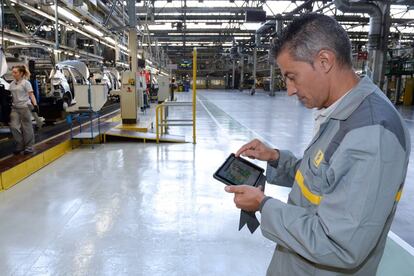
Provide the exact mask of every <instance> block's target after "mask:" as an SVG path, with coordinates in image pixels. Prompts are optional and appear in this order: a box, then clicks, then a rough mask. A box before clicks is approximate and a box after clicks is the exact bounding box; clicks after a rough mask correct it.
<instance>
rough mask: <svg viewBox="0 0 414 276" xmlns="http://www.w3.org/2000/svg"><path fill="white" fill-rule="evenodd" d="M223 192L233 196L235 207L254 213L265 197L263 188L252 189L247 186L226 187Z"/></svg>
mask: <svg viewBox="0 0 414 276" xmlns="http://www.w3.org/2000/svg"><path fill="white" fill-rule="evenodd" d="M224 190H225V191H226V192H228V193H232V194H234V203H235V204H236V207H237V208H239V209H242V210H245V211H249V212H256V211H258V210H259V208H260V203H261V202H262V200H263V198H264V197H265V195H264V193H263V187H262V186H259V187H252V186H249V185H240V186H226V187H225V188H224Z"/></svg>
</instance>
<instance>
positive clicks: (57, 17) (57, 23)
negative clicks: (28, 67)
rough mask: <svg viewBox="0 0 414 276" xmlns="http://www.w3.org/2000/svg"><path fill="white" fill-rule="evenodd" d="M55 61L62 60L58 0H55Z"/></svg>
mask: <svg viewBox="0 0 414 276" xmlns="http://www.w3.org/2000/svg"><path fill="white" fill-rule="evenodd" d="M54 53H55V62H56V63H58V62H59V61H60V50H59V14H58V1H57V0H55V51H54Z"/></svg>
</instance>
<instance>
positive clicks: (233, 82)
mask: <svg viewBox="0 0 414 276" xmlns="http://www.w3.org/2000/svg"><path fill="white" fill-rule="evenodd" d="M235 83H236V60H235V59H233V72H232V78H231V88H232V89H234V88H235Z"/></svg>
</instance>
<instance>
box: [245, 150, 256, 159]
mask: <svg viewBox="0 0 414 276" xmlns="http://www.w3.org/2000/svg"><path fill="white" fill-rule="evenodd" d="M242 155H243V156H246V157H249V158H250V159H257V158H258V157H259V156H258V154H257V151H256V150H252V149H248V150H246V151H245V152H243V154H242Z"/></svg>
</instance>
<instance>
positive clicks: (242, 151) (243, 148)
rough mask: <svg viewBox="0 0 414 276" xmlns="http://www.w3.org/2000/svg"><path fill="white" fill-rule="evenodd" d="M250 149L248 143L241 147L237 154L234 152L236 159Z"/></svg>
mask: <svg viewBox="0 0 414 276" xmlns="http://www.w3.org/2000/svg"><path fill="white" fill-rule="evenodd" d="M250 148H251V145H250V143H249V144H246V145H244V146H242V147H241V148H240V149H239V150H238V151H237V152H236V157H239V156H240V155H241V154H243V153H244V152H245V151H246V150H248V149H250Z"/></svg>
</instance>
